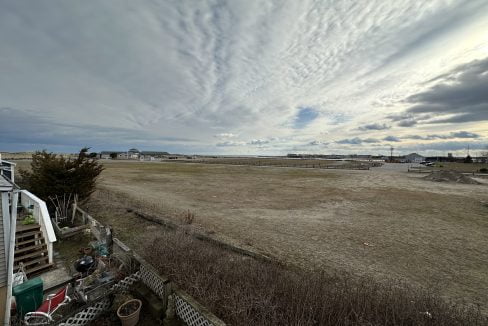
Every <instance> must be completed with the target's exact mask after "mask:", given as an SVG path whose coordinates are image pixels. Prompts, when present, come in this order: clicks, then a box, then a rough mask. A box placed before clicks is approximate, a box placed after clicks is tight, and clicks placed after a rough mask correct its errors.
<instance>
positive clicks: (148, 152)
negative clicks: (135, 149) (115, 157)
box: [141, 151, 169, 155]
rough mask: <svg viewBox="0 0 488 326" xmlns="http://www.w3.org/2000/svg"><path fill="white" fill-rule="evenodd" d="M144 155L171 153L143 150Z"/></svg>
mask: <svg viewBox="0 0 488 326" xmlns="http://www.w3.org/2000/svg"><path fill="white" fill-rule="evenodd" d="M141 154H142V155H169V153H168V152H155V151H142V152H141Z"/></svg>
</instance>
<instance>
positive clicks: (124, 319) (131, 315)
mask: <svg viewBox="0 0 488 326" xmlns="http://www.w3.org/2000/svg"><path fill="white" fill-rule="evenodd" d="M141 306H142V302H141V300H139V299H131V300H129V301H126V302H124V303H123V304H121V305H120V307H119V309H117V317H119V319H120V322H121V323H122V326H134V325H136V324H137V322H138V321H139V314H140V312H141Z"/></svg>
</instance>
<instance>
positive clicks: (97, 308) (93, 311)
mask: <svg viewBox="0 0 488 326" xmlns="http://www.w3.org/2000/svg"><path fill="white" fill-rule="evenodd" d="M109 307H110V298H109V297H106V298H103V299H102V300H100V301H98V302H97V303H95V304H94V305H93V306H90V307H88V308H86V309H84V310H82V311H80V312H79V313H77V314H76V315H74V316H73V317H70V318H68V319H67V320H66V321H65V322H63V323H60V324H59V326H81V325H87V324H88V323H89V322H91V321H93V320H95V319H96V318H97V317H98V316H100V314H101V313H102V312H104V311H106V310H107V309H108V308H109Z"/></svg>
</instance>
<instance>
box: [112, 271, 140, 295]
mask: <svg viewBox="0 0 488 326" xmlns="http://www.w3.org/2000/svg"><path fill="white" fill-rule="evenodd" d="M140 279H141V271H137V272H136V273H134V274H132V275H129V276H127V277H125V278H124V279H123V280H120V281H119V282H117V283H116V284H114V285H113V286H112V288H111V290H116V291H124V292H125V291H129V289H130V288H131V286H132V285H133V284H134V283H135V282H137V281H139V280H140Z"/></svg>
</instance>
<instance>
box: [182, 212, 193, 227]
mask: <svg viewBox="0 0 488 326" xmlns="http://www.w3.org/2000/svg"><path fill="white" fill-rule="evenodd" d="M194 220H195V213H193V212H192V211H190V210H187V211H186V212H185V213H183V222H184V223H185V224H192V223H193V221H194Z"/></svg>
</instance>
